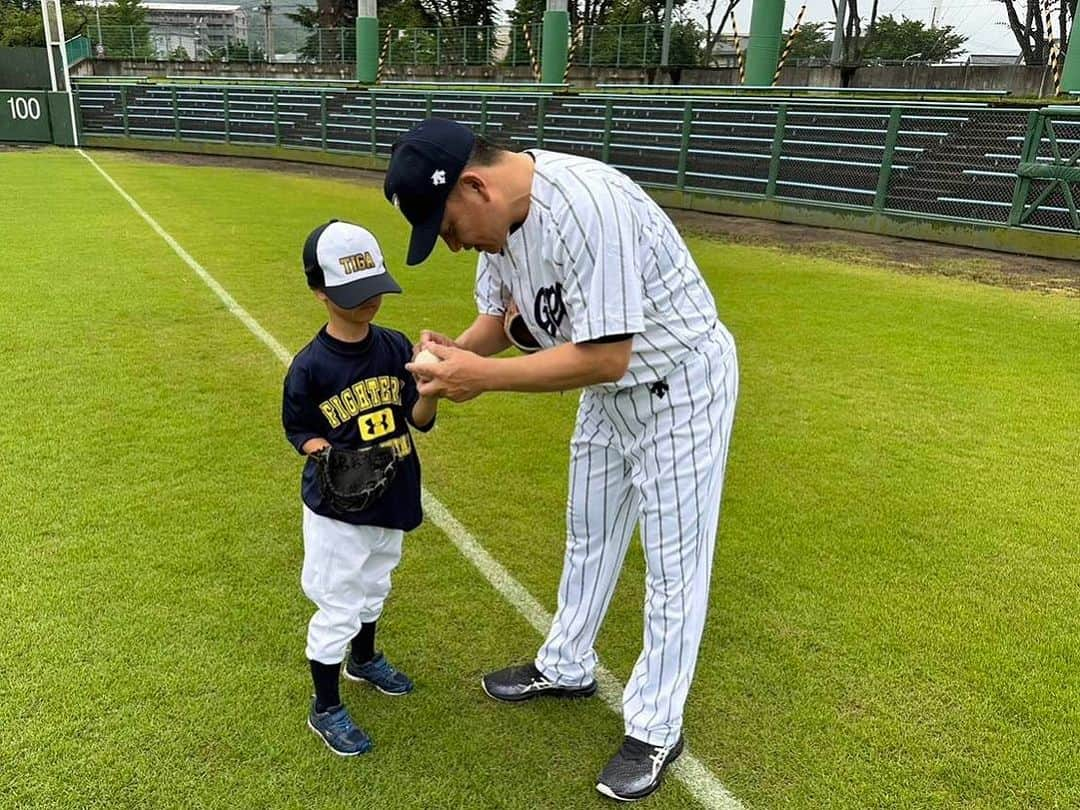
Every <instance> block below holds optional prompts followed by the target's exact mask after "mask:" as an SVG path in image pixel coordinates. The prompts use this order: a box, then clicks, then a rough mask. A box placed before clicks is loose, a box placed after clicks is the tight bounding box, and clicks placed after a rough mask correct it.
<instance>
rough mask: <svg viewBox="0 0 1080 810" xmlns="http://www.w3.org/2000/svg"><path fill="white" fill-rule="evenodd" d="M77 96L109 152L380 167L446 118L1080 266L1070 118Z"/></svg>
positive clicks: (637, 102) (690, 196)
mask: <svg viewBox="0 0 1080 810" xmlns="http://www.w3.org/2000/svg"><path fill="white" fill-rule="evenodd" d="M78 94H79V105H80V109H81V113H82V121H83V131H84V133H85V134H86V135H87V136H89V137H91V138H92V139H93V138H94V137H97V138H98V140H97V141H95V142H98V143H101V142H105V141H106V140H107V139H110V138H119V139H125V142H127V141H129V140H131V139H137V140H142V141H145V142H147V143H162V142H165V141H170V142H173V143H174V144H176V147H175V148H178V149H181V150H183V149H195V150H203V151H205V150H211V151H212V150H213V144H215V143H216V144H224V145H227V146H228V147H229V148H230V150H231V151H230V152H229V153H230V154H242V153H243V150H245V149H251V150H255V151H258V150H263V151H262V152H260V153H261V154H267V153H266V152H265V150H267V149H269V150H275V151H273V156H275V157H288V156H289V155H290V154H292V155H295V156H297V157H299V158H300V159H311V160H318V161H319V162H332V161H333V160H334V158H330V157H329V155H330V154H335V155H339V156H341V158H340V159H341V160H343V161H346V162H350V161H351V162H352V164H351V165H355V161H356V160H358V159H359V160H364V161H367V163H366V164H365V165H371V166H377V165H379V163H380V161H382V160H385V158H386V157H387V156H388V155H389V154H390V151H391V148H392V146H393V143H394V141H395V140H396V138H397V137H399V136H400V135H401V134H402V133H403V132H405V131H406V130H407V129H408V128H409V127H411V126H412V125H414V124H415V123H416V122H418V121H420V120H422V119H424V118H426V117H429V116H432V115H439V116H444V117H452V118H456V119H457V120H460V121H462V122H463V123H466V124H468V125H470V126H472V127H474V128H475V129H476V130H478V131H480V132H483V133H485V134H486V135H487V136H488V137H490V138H492V139H494V140H496V141H499V142H502V143H504V144H506V145H508V146H510V147H513V148H525V147H528V146H540V147H545V148H550V149H555V150H558V151H563V152H570V153H574V154H579V155H582V156H585V157H592V158H595V159H598V160H602V161H604V162H607V163H609V164H611V165H613V166H615V167H617V168H619V169H620V170H622V171H623V172H625V173H626V174H628V175H629V176H630V177H632V178H633V179H635V180H636V181H638V182H639V183H641V184H642V185H643V186H646V187H648V188H650V189H653V190H656V191H657V192H669V193H670V194H671V195H673V196H670V197H667V198H665V199H666V201H667V202H668V203H669V204H675V205H680V204H682V205H691V206H692V207H702V208H705V209H707V210H727V211H731V212H733V213H734V212H737V211H745V212H746V213H750V214H752V215H757V216H765V217H767V218H781V219H783V218H785V217H786V216H789V215H790V212H792V211H798V212H800V213H799V216H800V217H801V219H799V220H797V221H805V222H808V223H810V224H827V225H834V226H839V227H854V228H857V229H859V228H861V229H868V230H877V231H879V232H892V233H896V234H898V235H907V236H916V237H918V238H933V239H940V240H942V241H958V242H960V243H961V244H972V245H978V246H982V247H994V248H998V249H1010V250H1024V251H1030V252H1034V253H1043V254H1045V255H1068V256H1071V257H1075V256H1076V255H1080V223H1078V215H1077V208H1076V204H1075V197H1076V194H1080V169H1078V168H1077V163H1078V160H1080V116H1076V115H1075V112H1060V110H1059V109H1058V108H1046V109H1044V110H1027V109H1023V108H995V107H990V106H989V105H987V104H985V103H951V102H949V103H946V102H934V101H925V102H916V101H911V102H894V101H889V100H875V99H824V98H786V99H777V98H767V97H761V96H756V95H746V96H734V97H727V96H678V95H668V96H658V95H653V96H648V97H640V96H634V95H627V94H617V93H602V92H596V93H580V94H550V93H544V92H535V91H534V92H531V93H521V92H515V91H512V90H509V89H507V90H505V91H502V92H494V91H493V92H487V91H479V90H477V91H472V92H468V91H462V90H457V91H453V92H450V91H431V92H428V91H422V90H410V89H405V88H402V89H388V88H367V89H358V88H356V87H355V86H354V87H347V86H338V87H327V86H319V85H318V84H317V83H306V84H305V83H303V82H297V83H291V84H290V83H283V82H280V81H278V82H276V83H270V84H265V83H259V84H253V83H247V84H244V83H238V84H221V83H219V84H213V83H210V82H206V83H201V84H181V83H134V84H132V83H127V84H120V83H115V82H114V83H101V82H81V83H80V84H79V93H78ZM236 150H240V151H239V152H237V151H236ZM308 155H310V156H311V157H307V156H308ZM316 155H319V156H327V157H325V158H324V157H316ZM268 156H269V155H268ZM1044 183H1048V184H1050V185H1051V186H1052V188H1051V189H1050V191H1048V192H1045V193H1044V191H1045V189H1043V188H1042V185H1043V184H1044ZM897 223H900V224H897ZM973 228H975V229H981V230H979V231H978V233H981V234H983V235H982V236H980V237H979V239H981V240H982V241H978V240H977V239H976V238H975V237H974V236H972V235H971V234H972V233H976V231H972V230H971V229H973ZM1022 233H1027V234H1028V235H1027V236H1018V234H1022ZM1039 233H1041V234H1043V235H1042V236H1038V234H1039ZM942 234H959V235H954V236H950V237H949V238H945V237H943V236H942ZM986 234H990V236H986ZM1033 234H1034V235H1033ZM1048 234H1056V235H1055V236H1053V237H1050V236H1048ZM1061 238H1064V239H1066V240H1068V241H1067V244H1068V245H1069V247H1062V246H1061V245H1062V244H1065V243H1062V242H1061V241H1060V239H1061ZM1055 240H1056V241H1055ZM1051 249H1052V250H1053V251H1054V252H1053V253H1050V254H1047V253H1046V251H1049V250H1051Z"/></svg>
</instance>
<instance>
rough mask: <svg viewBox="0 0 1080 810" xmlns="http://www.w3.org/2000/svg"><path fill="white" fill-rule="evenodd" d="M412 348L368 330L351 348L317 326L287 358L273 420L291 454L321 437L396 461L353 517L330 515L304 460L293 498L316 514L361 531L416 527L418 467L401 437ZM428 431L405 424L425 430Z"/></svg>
mask: <svg viewBox="0 0 1080 810" xmlns="http://www.w3.org/2000/svg"><path fill="white" fill-rule="evenodd" d="M411 359H412V344H411V343H410V342H409V339H408V338H407V337H405V335H403V334H402V333H401V332H397V331H394V330H393V329H384V328H382V327H379V326H376V325H375V324H371V329H370V332H369V333H368V336H367V337H366V338H365V339H364V340H362V341H360V342H358V343H347V342H344V341H341V340H337V339H335V338H333V337H331V336H330V335H329V334H327V332H326V327H325V326H324V327H323V328H322V329H321V330H320V331H319V333H318V334H317V335H316V336H315V339H314V340H312V341H311V342H310V343H309V344H308V345H307V346H305V347H304V348H303V349H301V350H300V352H299V354H297V355H296V357H294V358H293V361H292V364H291V365H290V366H289V371H288V373H287V374H286V375H285V394H284V396H283V398H282V407H281V421H282V424H283V425H284V426H285V436H286V437H287V438H288V440H289V442H291V443H292V445H293V447H295V448H296V449H297V451H299V452H303V451H302V450H301V448H302V447H303V446H304V443H305V442H306V441H308V440H309V439H315V438H319V437H321V438H324V439H326V440H327V441H328V442H330V444H331V445H333V446H335V447H344V448H349V449H352V450H356V449H359V448H361V447H371V446H376V445H385V446H387V447H389V448H391V449H392V450H393V451H394V452H395V454H396V455H397V456H398V458H399V459H400V461H399V463H398V470H397V475H395V476H394V480H393V482H392V483H391V485H390V488H389V490H387V492H386V493H385V494H384V495H383V496H382V497H381V498H380V499H379V500H378V501H377V502H376V503H374V504H373V505H372V506H371V507H370V508H368V509H365V510H363V511H361V512H338V511H337V510H335V509H334V508H333V507H331V506H330V505H329V504H328V503H326V502H324V500H323V497H322V493H321V492H320V491H319V482H318V476H317V473H316V462H315V461H314V460H313V459H310V458H309V459H308V461H307V464H306V465H305V466H304V474H303V478H302V482H301V498H302V499H303V501H304V503H305V504H307V506H308V508H309V509H311V510H312V511H313V512H315V513H316V514H319V515H324V516H325V517H329V518H333V519H335V520H341V521H345V522H346V523H353V524H356V525H363V526H381V527H382V528H386V529H401V530H402V531H410V530H411V529H415V528H416V527H417V526H419V525H420V521H421V519H422V511H421V508H420V461H419V459H418V458H417V455H416V448H415V447H414V446H413V442H412V437H411V436H410V435H409V425H410V424H412V409H413V405H414V404H415V403H416V400H417V398H418V396H419V395H418V393H417V391H416V381H415V380H414V379H413V376H412V374H410V373H409V372H408V371H406V370H405V364H406V363H408V362H409V361H410V360H411ZM434 424H435V420H434V419H432V420H431V422H430V423H429V424H427V425H413V427H415V428H416V429H417V430H420V431H427V430H430V429H431V427H432V426H433V425H434Z"/></svg>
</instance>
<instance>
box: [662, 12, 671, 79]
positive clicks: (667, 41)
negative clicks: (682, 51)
mask: <svg viewBox="0 0 1080 810" xmlns="http://www.w3.org/2000/svg"><path fill="white" fill-rule="evenodd" d="M670 54H671V0H667V2H666V3H664V39H663V43H662V44H661V46H660V67H667V66H668V56H670Z"/></svg>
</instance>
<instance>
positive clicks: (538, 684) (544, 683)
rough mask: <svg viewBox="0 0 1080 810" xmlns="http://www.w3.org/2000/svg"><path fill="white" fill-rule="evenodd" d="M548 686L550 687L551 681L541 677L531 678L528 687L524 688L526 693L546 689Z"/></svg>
mask: <svg viewBox="0 0 1080 810" xmlns="http://www.w3.org/2000/svg"><path fill="white" fill-rule="evenodd" d="M549 686H551V681H549V680H548V679H547V678H545V677H544V676H543V675H541V676H540V677H539V678H533V679H532V680H530V681H529V685H528V687H526V689H525V691H526V692H527V691H529V690H530V689H546V688H547V687H549Z"/></svg>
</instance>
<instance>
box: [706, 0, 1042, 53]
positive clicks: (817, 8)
mask: <svg viewBox="0 0 1080 810" xmlns="http://www.w3.org/2000/svg"><path fill="white" fill-rule="evenodd" d="M708 1H709V0H691V2H708ZM803 2H805V3H806V13H805V14H804V15H803V21H804V22H817V21H820V20H831V19H832V18H833V10H832V2H831V0H787V3H786V5H785V13H784V19H785V22H784V27H785V28H788V27H790V26H791V25H792V24H794V22H795V17H796V16H797V15H798V13H799V7H800V6H801V5H802V4H803ZM871 2H872V0H862V2H860V3H859V10H860V11H861V12H862V13H863V14H864V15H868V14H869V10H870V5H871ZM933 2H934V0H878V16H884V15H886V14H891V15H893V16H894V17H896V18H897V19H900V18H901V17H910V18H911V19H916V20H924V21H925V22H926V23H927V24H928V25H929V24H930V20H931V18H932V15H933V7H932V5H931V4H932V3H933ZM744 5H745V6H746V8H743V6H744ZM752 5H753V0H741V2H740V3H739V9H738V16H739V31H740V32H742V31H749V30H750V8H751V6H752ZM937 8H938V13H937V22H938V25H951V26H953V27H954V28H956V30H957V31H959V32H960V33H961V34H964V35H965V36H967V38H968V42H967V45H966V48H967V50H968V52H969V53H1019V52H1020V47H1019V46H1018V45H1017V44H1016V39H1015V38H1014V37H1013V35H1012V31H1010V30H1009V25H1008V19H1007V17H1006V15H1005V6H1004V5H1003V4H1002V3H1000V2H998V0H938V7H937ZM1055 22H1056V19H1055Z"/></svg>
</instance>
